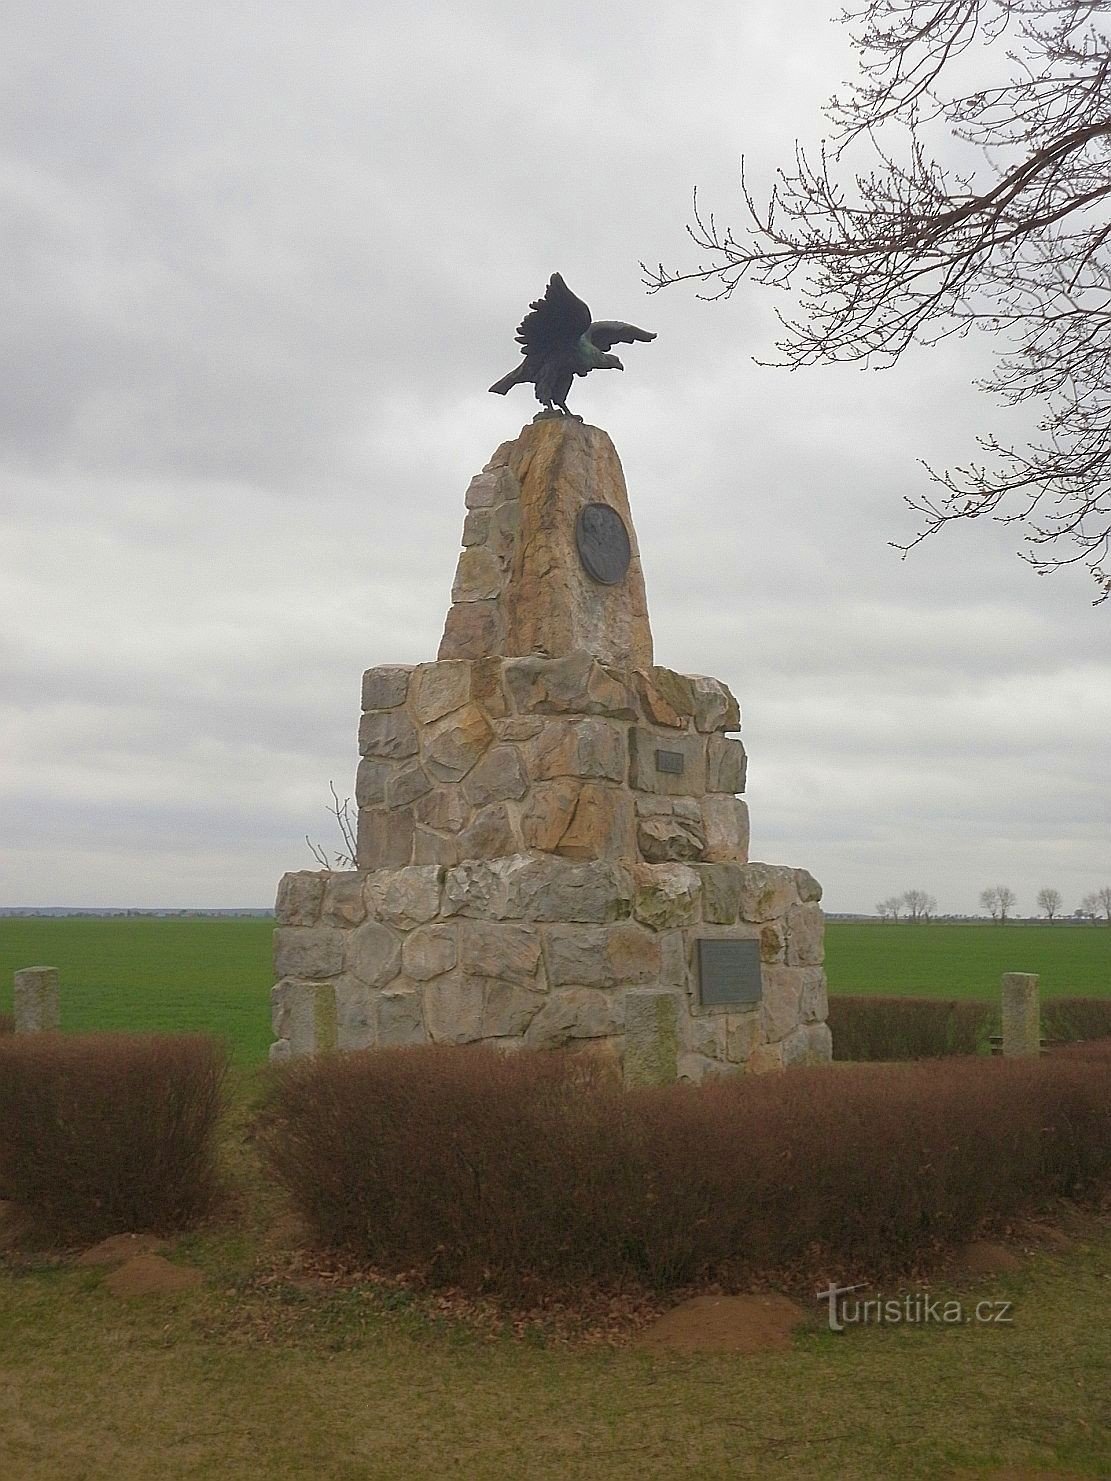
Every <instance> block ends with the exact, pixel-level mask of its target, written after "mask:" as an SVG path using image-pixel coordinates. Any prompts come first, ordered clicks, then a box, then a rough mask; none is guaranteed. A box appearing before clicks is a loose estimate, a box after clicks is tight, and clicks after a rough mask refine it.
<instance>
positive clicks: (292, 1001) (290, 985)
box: [270, 978, 336, 1062]
mask: <svg viewBox="0 0 1111 1481" xmlns="http://www.w3.org/2000/svg"><path fill="white" fill-rule="evenodd" d="M270 1008H271V1022H272V1023H273V1027H274V1033H275V1034H276V1035H277V1038H276V1039H275V1042H274V1043H273V1044H271V1046H270V1058H271V1059H272V1060H274V1061H275V1062H281V1061H284V1060H287V1059H296V1058H298V1057H299V1056H300V1055H302V1054H325V1053H327V1052H328V1051H329V1050H331V1049H335V1047H336V990H335V988H334V987H333V985H332V984H331V983H330V982H303V981H298V980H297V979H296V978H285V979H284V980H283V981H281V982H279V983H278V985H277V986H276V987H274V988H272V989H271V992H270Z"/></svg>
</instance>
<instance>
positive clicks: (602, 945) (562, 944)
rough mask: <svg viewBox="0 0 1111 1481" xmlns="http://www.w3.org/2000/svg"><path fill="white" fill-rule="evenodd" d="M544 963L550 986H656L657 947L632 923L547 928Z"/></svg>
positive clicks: (654, 940)
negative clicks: (644, 984) (645, 984)
mask: <svg viewBox="0 0 1111 1481" xmlns="http://www.w3.org/2000/svg"><path fill="white" fill-rule="evenodd" d="M545 962H546V964H547V970H548V981H549V983H550V984H551V986H552V987H566V986H577V987H616V986H633V985H637V984H640V983H656V982H658V981H659V978H660V944H659V940H658V938H657V937H656V936H655V935H654V934H653V933H652V932H650V931H647V930H644V929H643V928H642V927H641V926H638V925H636V924H634V923H633V922H632V921H621V922H619V923H618V924H616V925H612V926H582V925H578V926H570V925H568V926H560V925H554V926H551V927H550V928H549V929H548V930H547V931H546V932H545Z"/></svg>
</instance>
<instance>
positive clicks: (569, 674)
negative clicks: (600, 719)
mask: <svg viewBox="0 0 1111 1481" xmlns="http://www.w3.org/2000/svg"><path fill="white" fill-rule="evenodd" d="M505 683H506V688H507V690H508V692H509V695H510V697H511V699H512V700H513V703H514V705H515V707H516V708H517V710H518V711H519V712H523V713H526V714H542V715H558V714H573V715H608V716H609V717H610V718H611V719H614V720H635V719H636V718H637V715H638V713H639V711H638V707H637V697H636V692H635V691H634V689H633V687H632V684H631V683H630V682H629V681H628V678H627V677H625V676H623V674H622V672H621V671H620V670H617V669H608V668H605V667H603V665H602V664H600V663H598V662H597V661H596V660H595V659H594V658H592V657H591V655H590V654H589V653H585V652H580V653H570V654H568V655H567V656H566V657H565V658H540V657H532V658H516V659H510V660H509V661H508V662H507V663H506V665H505Z"/></svg>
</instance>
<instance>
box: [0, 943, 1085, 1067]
mask: <svg viewBox="0 0 1111 1481" xmlns="http://www.w3.org/2000/svg"><path fill="white" fill-rule="evenodd" d="M273 929H274V926H273V922H272V921H270V920H267V919H246V920H244V919H239V920H221V919H217V918H214V919H208V920H206V919H190V920H161V919H150V918H146V919H144V918H142V917H132V918H130V919H110V918H109V919H95V918H94V919H89V918H88V917H82V916H67V917H61V918H42V919H34V918H24V917H11V918H0V1012H6V1011H8V1010H9V1009H10V1006H11V991H12V973H13V972H14V971H15V970H16V969H17V968H19V967H31V966H37V965H47V966H51V967H57V968H59V970H60V972H61V974H62V985H63V992H62V1026H63V1028H65V1029H67V1030H71V1031H79V1030H84V1029H101V1028H126V1029H167V1030H183V1029H205V1030H208V1031H210V1032H212V1033H215V1034H218V1035H220V1036H221V1037H223V1038H225V1039H227V1040H228V1042H229V1043H230V1045H231V1048H232V1053H233V1057H234V1059H235V1062H236V1063H237V1064H240V1065H249V1064H258V1063H259V1062H260V1061H262V1060H263V1059H265V1057H266V1052H267V1049H268V1046H269V1044H270V1039H271V1034H270V1008H269V991H270V987H271V985H272V983H273V980H274V978H273V972H272V971H271V965H270V947H271V935H272V932H273ZM826 969H827V972H828V974H829V982H830V989H831V991H833V992H845V993H868V992H876V993H911V994H914V993H922V994H927V995H931V996H937V997H946V998H949V997H969V998H986V999H991V1000H994V999H995V998H996V996H997V994H998V991H999V977H1000V974H1001V973H1002V972H1037V973H1039V974H1040V976H1041V979H1042V984H1041V985H1042V991H1043V992H1044V993H1045V994H1046V995H1047V996H1053V997H1061V996H1073V995H1078V996H1085V997H1088V996H1092V997H1096V996H1098V997H1105V996H1108V995H1111V929H1108V928H1107V927H1106V926H1048V925H1047V926H1017V925H1006V926H996V925H959V926H950V925H929V926H912V925H904V924H900V925H855V924H852V923H848V922H842V921H833V922H830V923H829V924H828V926H827V928H826Z"/></svg>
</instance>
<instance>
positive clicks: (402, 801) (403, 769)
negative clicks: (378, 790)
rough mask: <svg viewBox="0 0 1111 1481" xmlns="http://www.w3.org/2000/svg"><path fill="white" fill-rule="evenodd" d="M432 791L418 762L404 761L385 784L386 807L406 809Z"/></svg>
mask: <svg viewBox="0 0 1111 1481" xmlns="http://www.w3.org/2000/svg"><path fill="white" fill-rule="evenodd" d="M431 790H432V783H431V782H430V781H429V780H428V773H427V772H426V771H425V769H424V767H423V766H422V765H421V764H420V762H419V761H406V762H405V763H404V764H403V765H401V766H398V767H397V768H396V769H395V770H394V772H393V774H392V776H391V777H390V779H389V781H388V782H387V783H386V806H387V807H407V806H408V805H409V803H411V802H415V801H416V800H417V798H418V797H423V796H424V795H425V794H426V793H427V792H430V791H431Z"/></svg>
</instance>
